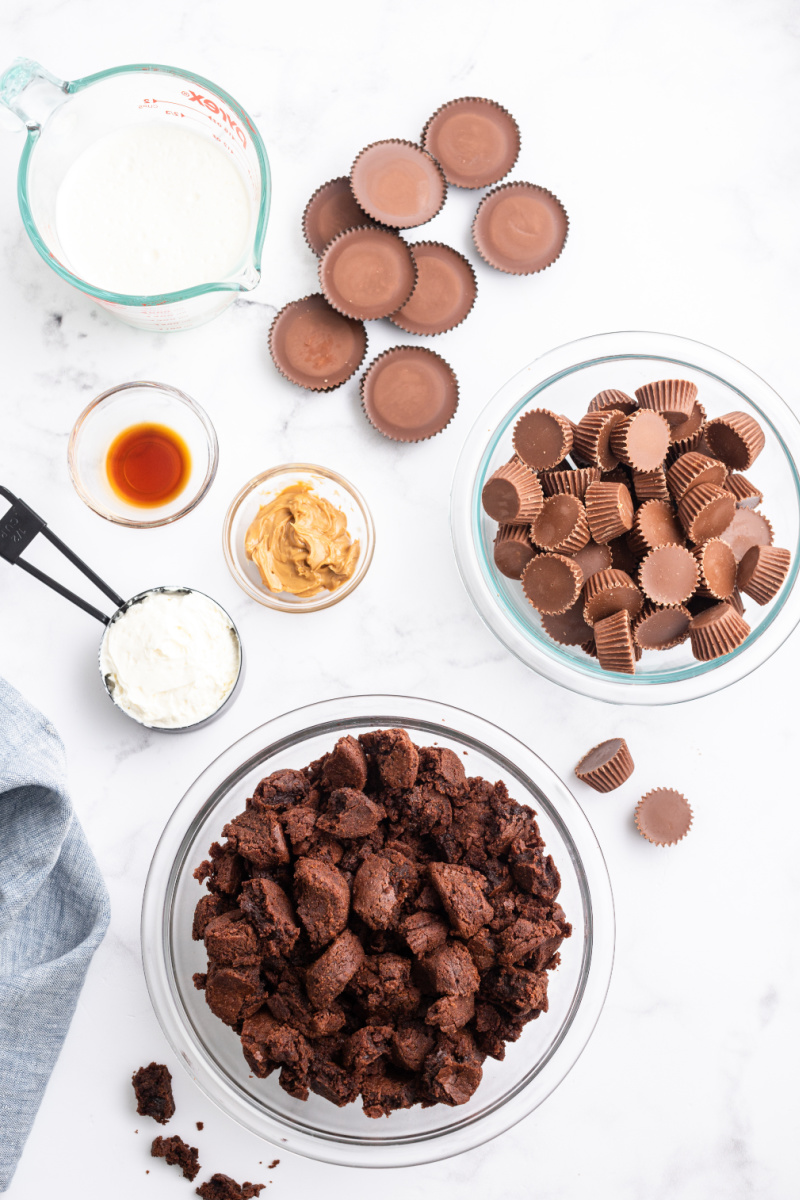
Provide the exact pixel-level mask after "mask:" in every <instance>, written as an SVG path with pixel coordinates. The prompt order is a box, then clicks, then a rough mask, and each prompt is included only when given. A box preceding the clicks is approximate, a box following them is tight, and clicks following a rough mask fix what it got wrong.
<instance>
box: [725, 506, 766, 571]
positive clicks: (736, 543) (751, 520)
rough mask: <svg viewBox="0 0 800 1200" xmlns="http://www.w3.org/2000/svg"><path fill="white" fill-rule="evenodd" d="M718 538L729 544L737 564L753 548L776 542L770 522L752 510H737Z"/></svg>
mask: <svg viewBox="0 0 800 1200" xmlns="http://www.w3.org/2000/svg"><path fill="white" fill-rule="evenodd" d="M718 536H719V537H721V538H722V540H723V542H727V543H728V545H729V546H730V548H731V550H733V555H734V558H735V559H736V561H737V562H741V561H742V559H743V558H744V556H745V554H746V553H747V551H748V550H749V549H750V547H751V546H771V545H772V543H773V541H774V540H775V536H774V534H773V532H772V525H771V524H770V522H769V521H768V520H767V518H766V517H765V516H764V514H763V513H760V512H756V511H755V509H752V508H737V509H736V510H735V512H734V514H733V517H732V519H731V521H730V523H729V524H728V525H726V526H725V528H724V529H723V530H721V532H720V533H719V534H718Z"/></svg>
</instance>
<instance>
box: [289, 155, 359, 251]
mask: <svg viewBox="0 0 800 1200" xmlns="http://www.w3.org/2000/svg"><path fill="white" fill-rule="evenodd" d="M372 224H373V221H372V219H371V218H370V217H369V216H368V215H367V213H365V212H364V210H363V209H362V208H361V207H360V206H359V205H358V204H357V203H356V198H355V196H354V195H353V191H352V188H351V187H350V180H349V179H348V177H347V176H346V175H340V176H339V177H338V179H329V180H328V182H327V183H323V184H322V185H321V186H320V187H318V188H317V190H316V191H315V192H314V195H313V196H312V197H311V199H310V200H309V202H308V204H307V205H306V207H305V212H304V213H303V236H304V238H305V239H306V241H307V242H308V245H309V248H310V249H311V250H312V251H313V253H314V254H316V255H317V257H318V258H319V256H320V255H321V254H322V252H323V251H324V249H325V247H326V246H327V245H328V244H329V243H330V242H332V241H333V239H334V238H335V237H337V236H338V235H339V234H340V233H344V231H345V230H346V229H353V228H354V227H355V226H356V225H372Z"/></svg>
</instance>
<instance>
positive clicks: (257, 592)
mask: <svg viewBox="0 0 800 1200" xmlns="http://www.w3.org/2000/svg"><path fill="white" fill-rule="evenodd" d="M285 474H295V475H308V476H311V477H312V479H313V476H314V475H321V476H322V477H323V479H330V480H331V482H332V483H335V484H338V485H339V487H342V488H344V490H345V491H346V492H347V494H348V495H349V496H350V497H351V498H352V499H353V500H354V501H355V503H356V506H357V508H358V509H359V511H360V513H361V516H362V517H363V519H364V527H365V529H366V537H365V538H364V542H365V545H363V546H362V547H361V553H360V554H359V557H358V563H357V565H356V569H355V572H354V574H353V575H352V576H351V577H350V579H349V580H348V581H347V583H345V584H343V585H342V587H340V588H337V589H336V591H335V592H326V591H323V592H322V593H321V595H320V596H319V597H314V596H311V597H309V598H308V600H305V601H303V602H302V603H297V602H296V601H295V602H293V601H290V600H282V599H281V596H282V595H283V593H282V592H274V593H272V592H268V591H267V589H266V588H261V587H259V586H258V585H257V584H255V583H253V581H252V579H250V578H248V576H247V575H245V574H244V573H243V572H242V571H240V569H239V564H238V562H237V561H236V554H235V551H234V548H233V545H232V538H233V525H234V521H235V520H236V515H237V513H238V511H239V509H240V507H241V506H242V504H244V502H245V501H246V500H247V499H248V498H249V497H250V494H251V492H254V491H255V490H256V489H257V488H259V487H261V485H262V484H264V483H267V482H268V481H269V480H270V479H272V478H273V477H274V476H276V475H285ZM222 550H223V553H224V555H225V562H226V563H227V564H228V570H229V571H230V573H231V575H232V576H233V578H234V579H235V580H236V582H237V583H238V585H239V587H240V588H241V589H242V591H243V592H246V593H247V595H248V596H250V598H251V599H252V600H257V601H258V603H259V604H263V605H265V606H266V607H267V608H274V609H277V610H278V611H279V612H285V613H310V612H319V611H320V609H323V608H330V607H331V605H333V604H338V603H339V601H340V600H344V599H345V598H346V597H347V596H350V595H352V593H353V592H354V591H355V590H356V588H357V587H358V585H359V584H360V583H361V582H362V580H363V579H364V577H365V575H366V574H367V571H368V570H369V566H370V563H371V562H372V556H373V554H374V553H375V522H374V521H373V519H372V513H371V512H370V510H369V505H368V504H367V502H366V500H365V499H364V497H363V496H362V494H361V492H360V491H359V490H358V488H357V487H356V486H355V484H352V483H350V481H349V479H345V477H344V475H340V474H339V472H338V471H332V470H331V469H330V468H329V467H320V466H318V465H317V464H316V463H283V464H282V465H281V466H277V467H270V468H269V470H268V471H262V472H261V474H260V475H254V476H253V478H252V479H250V480H248V482H247V483H246V484H245V485H244V487H242V488H240V490H239V491H238V492H237V493H236V495H235V496H234V498H233V500H231V503H230V506H229V508H228V511H227V513H226V514H225V521H224V524H223V527H222Z"/></svg>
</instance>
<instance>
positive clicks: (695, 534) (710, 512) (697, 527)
mask: <svg viewBox="0 0 800 1200" xmlns="http://www.w3.org/2000/svg"><path fill="white" fill-rule="evenodd" d="M740 511H741V512H744V511H746V510H745V509H740ZM735 512H736V501H735V499H734V498H733V496H732V495H731V494H730V492H726V491H725V490H724V489H723V488H721V487H717V486H716V484H713V483H699V484H697V486H696V487H693V488H690V489H689V491H688V492H687V493H686V495H685V496H684V497H683V499H682V500H680V501H679V503H678V517H679V518H680V522H681V525H682V526H683V528H684V529H685V531H686V534H687V536H688V537H689V538H690V539H691V540H692V541H693V542H696V543H699V542H707V541H708V539H709V538H713V537H720V536H721V535H722V533H723V531H724V530H725V529H727V528H728V526H729V525H730V523H731V521H732V520H733V517H734V513H735Z"/></svg>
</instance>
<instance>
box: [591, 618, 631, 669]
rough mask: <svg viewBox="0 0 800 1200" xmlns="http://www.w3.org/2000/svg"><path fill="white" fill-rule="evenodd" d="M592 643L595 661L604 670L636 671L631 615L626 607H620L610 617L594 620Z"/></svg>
mask: <svg viewBox="0 0 800 1200" xmlns="http://www.w3.org/2000/svg"><path fill="white" fill-rule="evenodd" d="M594 644H595V649H596V650H597V661H598V662H599V663H600V666H601V667H602V668H603V670H604V671H616V672H617V673H619V674H622V675H634V674H635V673H636V653H635V651H634V646H633V636H632V634H631V616H630V613H629V612H628V610H627V609H625V608H623V609H620V611H619V612H615V613H612V615H611V616H610V617H604V618H603V620H601V621H597V622H595V625H594Z"/></svg>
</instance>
